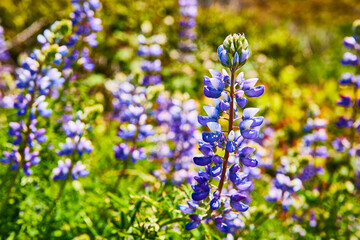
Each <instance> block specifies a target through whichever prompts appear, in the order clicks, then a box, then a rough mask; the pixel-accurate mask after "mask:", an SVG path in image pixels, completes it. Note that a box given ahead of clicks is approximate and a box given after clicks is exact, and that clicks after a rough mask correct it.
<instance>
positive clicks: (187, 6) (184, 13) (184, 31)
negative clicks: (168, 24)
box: [178, 0, 198, 59]
mask: <svg viewBox="0 0 360 240" xmlns="http://www.w3.org/2000/svg"><path fill="white" fill-rule="evenodd" d="M178 4H179V7H180V10H179V13H180V16H181V17H180V20H179V25H180V31H179V37H180V42H179V44H178V47H179V50H180V51H182V52H184V53H189V52H192V51H194V50H196V44H195V43H194V39H195V38H196V32H195V30H194V29H195V27H196V19H195V18H196V16H197V14H198V11H197V5H198V2H197V0H179V1H178ZM190 57H191V55H185V56H184V58H185V59H189V58H190Z"/></svg>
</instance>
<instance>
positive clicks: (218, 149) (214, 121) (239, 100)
mask: <svg viewBox="0 0 360 240" xmlns="http://www.w3.org/2000/svg"><path fill="white" fill-rule="evenodd" d="M218 55H219V59H220V62H221V63H222V65H223V66H225V67H228V68H229V70H230V75H229V73H228V72H227V71H226V70H223V72H222V73H220V72H218V71H216V70H210V73H211V77H207V76H205V77H204V95H205V96H206V97H208V98H212V99H213V102H214V105H209V106H204V110H205V112H206V114H207V116H199V117H198V121H199V123H200V124H201V125H202V126H204V127H208V128H209V129H210V132H203V133H202V140H203V141H201V142H199V150H200V152H201V153H202V154H203V156H201V157H194V163H195V164H196V165H199V166H204V170H202V169H200V170H199V172H198V176H196V177H195V178H194V179H195V180H196V184H195V185H192V188H193V190H194V192H193V193H192V195H191V197H192V200H193V202H190V201H189V202H188V206H180V209H181V210H182V211H183V212H185V213H188V214H190V213H194V212H195V211H196V209H197V207H196V206H198V205H199V206H204V207H205V208H208V207H209V210H208V211H207V212H206V213H205V214H204V215H198V214H191V215H190V218H191V220H192V221H190V222H189V223H188V224H186V226H185V228H186V229H188V230H191V229H194V228H196V227H198V226H199V224H200V222H201V221H203V222H205V223H207V222H210V221H214V222H215V226H216V227H217V229H218V230H219V231H221V232H226V233H233V232H235V231H236V230H238V229H239V228H241V227H242V226H243V224H242V222H241V221H240V215H241V213H242V212H245V211H246V210H247V209H248V208H249V206H248V205H247V204H248V203H249V202H250V196H249V190H250V189H251V187H252V182H251V181H249V178H248V175H247V174H246V173H245V172H244V171H242V170H241V169H242V167H241V166H246V167H256V166H257V164H258V161H257V160H256V159H254V158H252V157H251V155H252V154H253V153H254V151H255V149H254V148H252V147H248V146H245V144H244V141H245V140H249V139H256V138H257V137H258V131H257V130H255V129H254V128H256V127H258V126H260V125H261V124H262V122H263V120H264V118H263V117H256V116H255V115H256V113H257V112H258V111H259V109H258V108H245V107H246V105H247V101H248V99H247V97H259V96H261V95H262V94H263V93H264V89H265V88H264V86H263V85H260V86H257V87H255V85H256V83H257V81H258V79H256V78H253V79H248V80H246V79H245V78H244V74H243V73H240V74H238V76H237V77H235V72H236V71H237V70H238V69H239V68H240V67H241V66H242V65H244V64H245V62H246V60H247V58H248V56H249V49H248V42H247V40H246V38H245V36H244V35H243V34H231V35H229V36H228V37H226V39H225V40H224V43H223V44H222V45H220V46H219V48H218ZM238 108H240V109H243V110H242V113H239V111H238ZM240 114H241V115H240ZM224 122H225V123H228V126H227V128H226V130H223V127H222V125H221V124H220V123H224ZM230 165H231V166H230ZM229 166H230V167H229ZM217 182H218V183H217ZM216 185H217V186H216ZM207 205H209V206H207ZM233 209H235V210H236V211H238V212H240V214H239V213H238V212H233V211H232V210H233Z"/></svg>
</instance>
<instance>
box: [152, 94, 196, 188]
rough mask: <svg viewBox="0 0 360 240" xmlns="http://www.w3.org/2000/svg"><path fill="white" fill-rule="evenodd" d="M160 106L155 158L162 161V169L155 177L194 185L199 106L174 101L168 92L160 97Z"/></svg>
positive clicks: (156, 112) (158, 104)
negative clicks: (193, 161) (193, 167)
mask: <svg viewBox="0 0 360 240" xmlns="http://www.w3.org/2000/svg"><path fill="white" fill-rule="evenodd" d="M156 103H157V108H156V110H155V120H156V123H157V124H159V127H158V131H157V134H156V136H155V138H156V139H154V141H155V142H157V143H158V144H157V147H155V148H154V151H153V152H152V153H151V157H152V158H153V159H158V160H161V166H162V169H159V170H156V171H154V175H155V176H156V177H158V178H159V179H160V180H161V181H164V182H165V181H171V182H172V183H174V184H176V185H181V184H182V183H184V181H188V182H191V181H192V179H193V177H194V174H195V173H194V171H193V170H191V165H192V159H193V157H194V154H195V152H194V147H195V145H196V143H197V139H196V135H197V129H196V126H197V120H196V119H197V115H198V113H197V111H196V103H195V101H193V100H187V101H181V100H178V99H174V98H170V97H169V96H166V94H165V93H162V94H160V95H159V96H158V97H157V99H156Z"/></svg>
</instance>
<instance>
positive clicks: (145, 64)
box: [137, 35, 163, 86]
mask: <svg viewBox="0 0 360 240" xmlns="http://www.w3.org/2000/svg"><path fill="white" fill-rule="evenodd" d="M138 43H139V48H138V51H137V54H138V56H141V57H144V58H146V60H142V61H141V70H142V71H143V72H144V77H143V79H142V85H143V86H149V85H158V84H160V83H161V75H160V71H161V69H162V66H161V61H160V59H158V58H159V57H160V56H161V55H162V53H163V50H162V48H161V46H160V45H161V44H162V43H163V40H162V37H161V35H153V36H152V37H150V38H145V36H144V35H139V36H138Z"/></svg>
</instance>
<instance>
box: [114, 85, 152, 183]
mask: <svg viewBox="0 0 360 240" xmlns="http://www.w3.org/2000/svg"><path fill="white" fill-rule="evenodd" d="M130 80H131V79H130V78H129V79H128V80H127V81H124V82H122V83H118V82H115V81H109V82H108V85H107V88H108V89H109V90H110V91H111V92H112V96H113V100H112V104H113V116H112V118H113V119H115V120H118V121H119V122H120V128H119V131H118V133H117V136H118V137H120V138H121V141H122V142H121V143H119V144H117V145H115V146H114V147H113V150H114V155H115V158H116V159H119V160H123V161H125V163H124V167H125V166H127V163H128V162H129V161H131V162H132V163H136V162H137V161H140V160H143V159H145V158H146V157H147V154H146V153H145V149H144V148H143V147H140V146H139V142H140V143H141V142H142V141H144V140H146V139H147V138H148V137H150V136H152V135H153V134H154V131H153V129H152V126H151V125H149V124H147V118H148V114H147V110H148V106H147V99H146V88H144V87H135V86H134V85H133V84H132V83H131V82H130ZM120 178H121V174H120V175H119V178H118V181H117V183H116V185H117V184H118V182H119V179H120ZM115 187H116V186H115Z"/></svg>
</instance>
